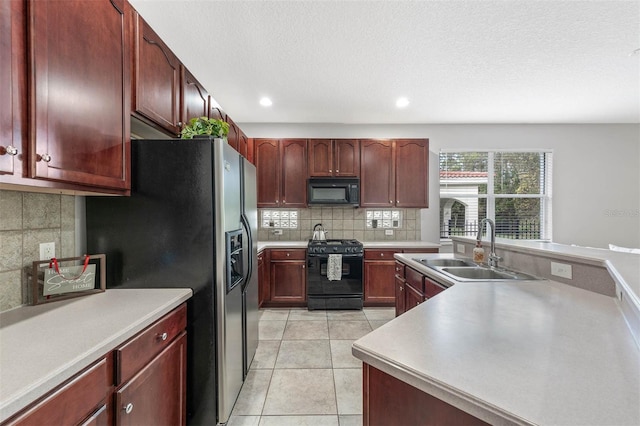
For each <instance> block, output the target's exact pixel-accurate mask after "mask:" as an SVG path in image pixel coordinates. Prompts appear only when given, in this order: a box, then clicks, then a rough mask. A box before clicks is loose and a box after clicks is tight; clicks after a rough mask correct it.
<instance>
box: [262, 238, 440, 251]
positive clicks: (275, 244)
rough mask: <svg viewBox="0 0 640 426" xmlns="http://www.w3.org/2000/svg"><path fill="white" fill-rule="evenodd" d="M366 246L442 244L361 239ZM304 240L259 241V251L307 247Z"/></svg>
mask: <svg viewBox="0 0 640 426" xmlns="http://www.w3.org/2000/svg"><path fill="white" fill-rule="evenodd" d="M361 242H362V245H363V246H364V248H395V247H400V248H439V247H440V244H437V243H431V242H429V241H361ZM307 245H309V240H304V241H258V251H261V250H264V249H265V248H307Z"/></svg>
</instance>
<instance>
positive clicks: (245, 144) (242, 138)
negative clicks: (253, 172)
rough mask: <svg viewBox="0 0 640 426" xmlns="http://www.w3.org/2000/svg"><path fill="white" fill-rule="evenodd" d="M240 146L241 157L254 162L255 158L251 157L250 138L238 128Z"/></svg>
mask: <svg viewBox="0 0 640 426" xmlns="http://www.w3.org/2000/svg"><path fill="white" fill-rule="evenodd" d="M238 144H239V147H238V148H239V149H238V152H240V155H242V156H243V157H244V158H246V159H247V160H249V162H251V163H252V162H253V156H252V155H250V153H251V151H250V150H249V138H248V137H247V135H245V134H244V132H243V131H242V130H240V128H239V127H238Z"/></svg>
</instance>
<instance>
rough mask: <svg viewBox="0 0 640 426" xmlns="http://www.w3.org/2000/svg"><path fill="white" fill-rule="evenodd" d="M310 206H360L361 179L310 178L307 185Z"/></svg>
mask: <svg viewBox="0 0 640 426" xmlns="http://www.w3.org/2000/svg"><path fill="white" fill-rule="evenodd" d="M307 197H308V200H307V201H308V204H309V205H322V204H324V205H328V204H341V205H353V206H359V205H360V179H358V178H309V180H308V184H307Z"/></svg>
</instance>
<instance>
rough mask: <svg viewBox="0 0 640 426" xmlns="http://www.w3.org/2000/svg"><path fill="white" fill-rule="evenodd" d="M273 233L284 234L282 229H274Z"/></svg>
mask: <svg viewBox="0 0 640 426" xmlns="http://www.w3.org/2000/svg"><path fill="white" fill-rule="evenodd" d="M273 235H282V229H274V230H273Z"/></svg>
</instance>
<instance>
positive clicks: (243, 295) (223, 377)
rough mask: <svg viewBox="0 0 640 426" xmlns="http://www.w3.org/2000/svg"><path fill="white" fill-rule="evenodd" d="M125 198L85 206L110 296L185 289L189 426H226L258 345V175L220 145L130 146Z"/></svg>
mask: <svg viewBox="0 0 640 426" xmlns="http://www.w3.org/2000/svg"><path fill="white" fill-rule="evenodd" d="M131 168H132V194H131V196H130V197H87V199H86V223H87V250H88V252H90V253H105V254H106V261H107V288H116V287H130V288H141V287H142V288H144V287H154V288H158V287H189V288H192V289H193V292H194V295H193V297H192V298H191V299H190V300H189V301H188V303H187V312H188V313H187V321H188V324H187V339H188V345H187V423H188V424H194V425H196V424H197V425H200V424H202V425H213V424H217V423H225V422H226V421H227V420H228V418H229V415H230V413H231V409H232V407H233V405H234V403H235V400H236V398H237V396H238V394H239V392H240V388H241V386H242V383H243V380H244V378H245V377H246V374H247V371H248V369H249V366H250V364H251V361H252V359H253V356H254V354H255V351H256V348H257V345H258V281H257V279H258V277H257V226H258V217H257V216H258V214H257V204H256V203H257V195H256V182H255V180H256V171H255V167H254V166H253V165H252V164H251V163H249V162H248V161H247V160H246V159H245V158H243V157H242V156H240V154H238V153H237V152H236V151H235V150H234V149H233V148H231V147H230V146H229V145H228V144H227V143H225V142H224V141H223V140H220V139H211V138H210V139H192V140H180V139H169V140H133V141H132V165H131Z"/></svg>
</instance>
